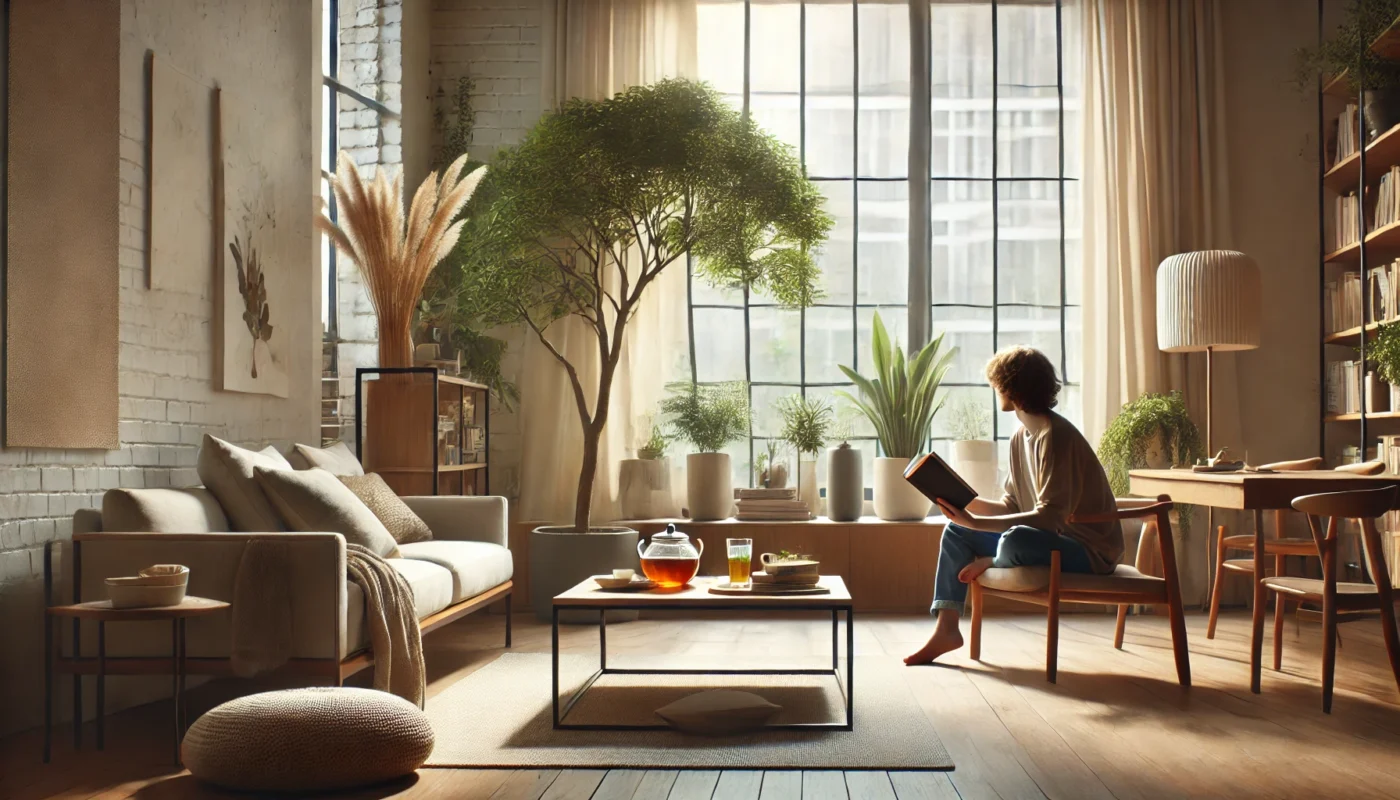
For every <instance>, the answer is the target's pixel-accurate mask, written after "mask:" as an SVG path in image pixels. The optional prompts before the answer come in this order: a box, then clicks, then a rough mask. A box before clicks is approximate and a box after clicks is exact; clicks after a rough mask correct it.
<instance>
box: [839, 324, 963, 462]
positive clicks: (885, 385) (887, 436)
mask: <svg viewBox="0 0 1400 800" xmlns="http://www.w3.org/2000/svg"><path fill="white" fill-rule="evenodd" d="M870 345H871V346H870V353H871V356H872V361H873V364H874V366H875V377H874V378H865V377H863V376H861V375H860V374H859V373H857V372H856V371H855V370H853V369H851V368H850V367H847V366H845V365H841V371H842V372H844V373H846V377H847V378H850V379H851V381H852V382H853V383H855V385H856V389H857V390H859V393H860V396H859V397H856V396H853V395H851V394H850V393H849V392H844V391H838V392H836V394H837V395H838V396H840V397H844V398H845V399H847V400H849V401H850V402H851V403H852V404H853V405H855V407H856V408H857V409H859V410H860V412H861V413H862V414H864V415H865V417H866V419H868V420H870V424H872V425H874V426H875V434H876V435H877V436H878V437H879V439H880V449H881V451H883V453H884V455H886V456H888V457H890V458H913V457H914V456H916V455H918V454H919V453H920V452H922V451H923V449H924V446H925V445H926V444H927V442H928V438H929V431H930V429H931V428H932V427H933V418H934V416H935V415H936V414H937V413H938V411H939V409H941V408H942V407H943V403H944V401H945V400H947V395H946V394H942V395H940V394H939V393H938V387H939V386H940V385H941V384H942V383H943V377H944V376H945V375H947V374H948V368H949V366H950V365H951V363H952V360H953V355H954V354H956V353H957V351H958V349H957V348H956V347H950V348H948V350H947V351H945V352H943V353H941V354H940V353H939V351H940V350H942V348H943V334H941V333H940V334H938V336H936V337H934V339H933V341H931V342H929V343H928V344H926V345H924V346H923V348H922V349H920V350H919V352H917V353H914V354H913V355H912V356H911V357H910V358H909V359H908V360H906V359H905V357H904V348H902V347H900V346H899V345H898V344H897V343H895V342H894V341H892V340H891V339H890V336H889V333H888V332H886V330H885V323H884V322H883V321H882V320H881V319H880V315H879V313H876V314H875V328H874V333H873V335H872V336H871V343H870Z"/></svg>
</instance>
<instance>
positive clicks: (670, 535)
mask: <svg viewBox="0 0 1400 800" xmlns="http://www.w3.org/2000/svg"><path fill="white" fill-rule="evenodd" d="M651 540H652V541H653V542H655V541H658V540H660V541H662V542H667V543H675V542H688V541H690V537H689V536H686V535H685V534H684V533H681V532H680V531H678V530H676V526H675V525H674V524H671V523H668V524H667V525H666V530H665V531H664V532H662V533H654V534H652V537H651Z"/></svg>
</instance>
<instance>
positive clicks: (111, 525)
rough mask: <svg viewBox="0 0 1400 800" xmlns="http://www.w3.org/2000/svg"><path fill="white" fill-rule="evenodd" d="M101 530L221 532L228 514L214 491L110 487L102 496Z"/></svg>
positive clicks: (227, 526) (199, 488) (226, 523)
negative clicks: (215, 496)
mask: <svg viewBox="0 0 1400 800" xmlns="http://www.w3.org/2000/svg"><path fill="white" fill-rule="evenodd" d="M102 530H104V531H148V532H151V533H224V532H227V531H228V530H229V524H228V517H226V516H224V510H223V509H222V508H220V507H219V501H218V500H216V499H215V498H214V493H213V492H211V491H209V490H208V489H205V488H202V487H196V488H192V489H109V490H108V491H107V493H106V494H104V495H102Z"/></svg>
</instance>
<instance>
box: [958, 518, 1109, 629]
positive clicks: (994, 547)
mask: <svg viewBox="0 0 1400 800" xmlns="http://www.w3.org/2000/svg"><path fill="white" fill-rule="evenodd" d="M1055 550H1058V551H1060V570H1061V571H1063V572H1093V571H1094V566H1093V563H1092V562H1091V561H1090V560H1089V551H1088V550H1085V549H1084V545H1082V544H1080V543H1079V542H1076V541H1075V540H1073V539H1071V538H1069V537H1068V536H1061V535H1060V534H1058V533H1054V532H1052V531H1043V530H1041V529H1039V528H1032V527H1029V526H1026V525H1017V526H1016V527H1014V528H1012V529H1010V530H1008V531H1007V532H1006V533H988V532H986V531H977V530H973V529H971V528H964V527H963V526H961V525H953V524H950V525H948V527H946V528H944V529H943V541H942V543H941V544H940V545H939V548H938V573H937V574H936V575H935V576H934V579H933V608H932V609H930V611H933V612H936V611H938V610H939V609H941V608H951V609H953V610H954V611H957V612H958V613H959V614H961V613H962V611H963V605H964V603H965V602H966V601H967V584H965V583H963V582H962V581H960V580H958V573H959V572H961V571H962V568H963V567H965V566H967V565H968V564H971V563H972V562H973V561H974V560H976V559H978V558H984V557H988V556H990V557H991V558H992V566H994V567H1044V566H1049V565H1050V553H1051V552H1053V551H1055Z"/></svg>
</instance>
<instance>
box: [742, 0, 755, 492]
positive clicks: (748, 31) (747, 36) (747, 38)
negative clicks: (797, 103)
mask: <svg viewBox="0 0 1400 800" xmlns="http://www.w3.org/2000/svg"><path fill="white" fill-rule="evenodd" d="M752 29H753V8H752V5H751V4H750V2H749V0H744V119H745V120H749V119H752V117H751V116H750V112H751V109H750V108H749V73H750V70H751V69H752V66H753V61H752V55H751V52H750V51H751V49H752V43H753V40H752ZM744 380H745V382H747V383H748V393H749V485H750V486H752V485H753V480H754V477H755V476H754V472H753V461H754V452H753V325H752V324H751V323H750V314H749V287H748V284H744Z"/></svg>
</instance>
